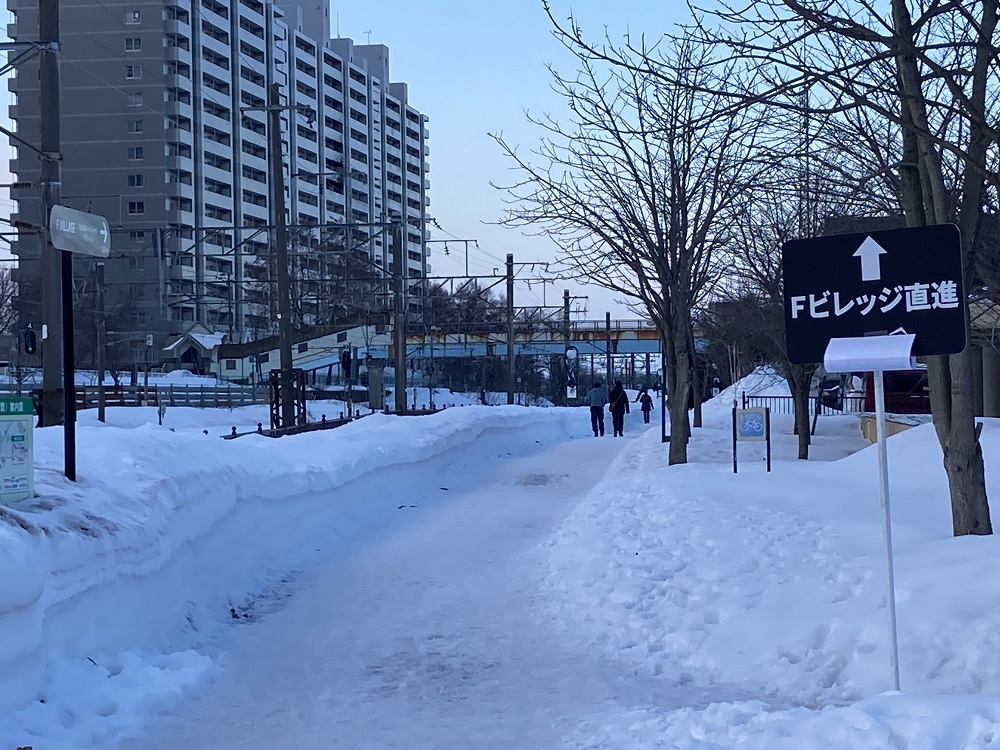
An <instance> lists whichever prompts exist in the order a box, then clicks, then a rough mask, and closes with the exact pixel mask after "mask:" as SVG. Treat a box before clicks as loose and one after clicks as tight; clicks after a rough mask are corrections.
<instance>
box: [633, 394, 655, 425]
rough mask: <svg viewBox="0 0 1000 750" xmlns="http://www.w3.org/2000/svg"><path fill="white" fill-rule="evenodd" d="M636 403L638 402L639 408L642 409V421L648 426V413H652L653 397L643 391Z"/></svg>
mask: <svg viewBox="0 0 1000 750" xmlns="http://www.w3.org/2000/svg"><path fill="white" fill-rule="evenodd" d="M636 401H638V402H639V408H640V409H642V421H643V422H644V423H645V424H649V413H650V412H651V411H653V397H652V396H650V395H649V391H647V390H645V389H644V390H643V391H642V393H640V394H639V397H638V398H636Z"/></svg>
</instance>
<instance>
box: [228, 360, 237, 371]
mask: <svg viewBox="0 0 1000 750" xmlns="http://www.w3.org/2000/svg"><path fill="white" fill-rule="evenodd" d="M226 369H227V370H235V369H236V360H235V359H227V360H226Z"/></svg>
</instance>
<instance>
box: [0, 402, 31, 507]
mask: <svg viewBox="0 0 1000 750" xmlns="http://www.w3.org/2000/svg"><path fill="white" fill-rule="evenodd" d="M34 413H35V410H34V408H33V406H32V403H31V399H30V398H5V397H0V503H5V504H8V505H11V504H13V503H17V502H19V501H22V500H27V499H29V498H31V497H33V496H34V494H35V456H34V443H33V441H32V436H33V430H34V428H35V417H34Z"/></svg>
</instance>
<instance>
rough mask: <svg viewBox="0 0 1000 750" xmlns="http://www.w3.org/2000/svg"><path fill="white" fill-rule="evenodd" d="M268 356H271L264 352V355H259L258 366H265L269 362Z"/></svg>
mask: <svg viewBox="0 0 1000 750" xmlns="http://www.w3.org/2000/svg"><path fill="white" fill-rule="evenodd" d="M268 356H269V355H268V353H267V352H264V353H263V354H258V355H257V364H261V365H262V364H265V363H266V362H267V359H268Z"/></svg>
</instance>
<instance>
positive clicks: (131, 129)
mask: <svg viewBox="0 0 1000 750" xmlns="http://www.w3.org/2000/svg"><path fill="white" fill-rule="evenodd" d="M125 132H126V133H141V132H142V120H129V121H128V122H126V123H125Z"/></svg>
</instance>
